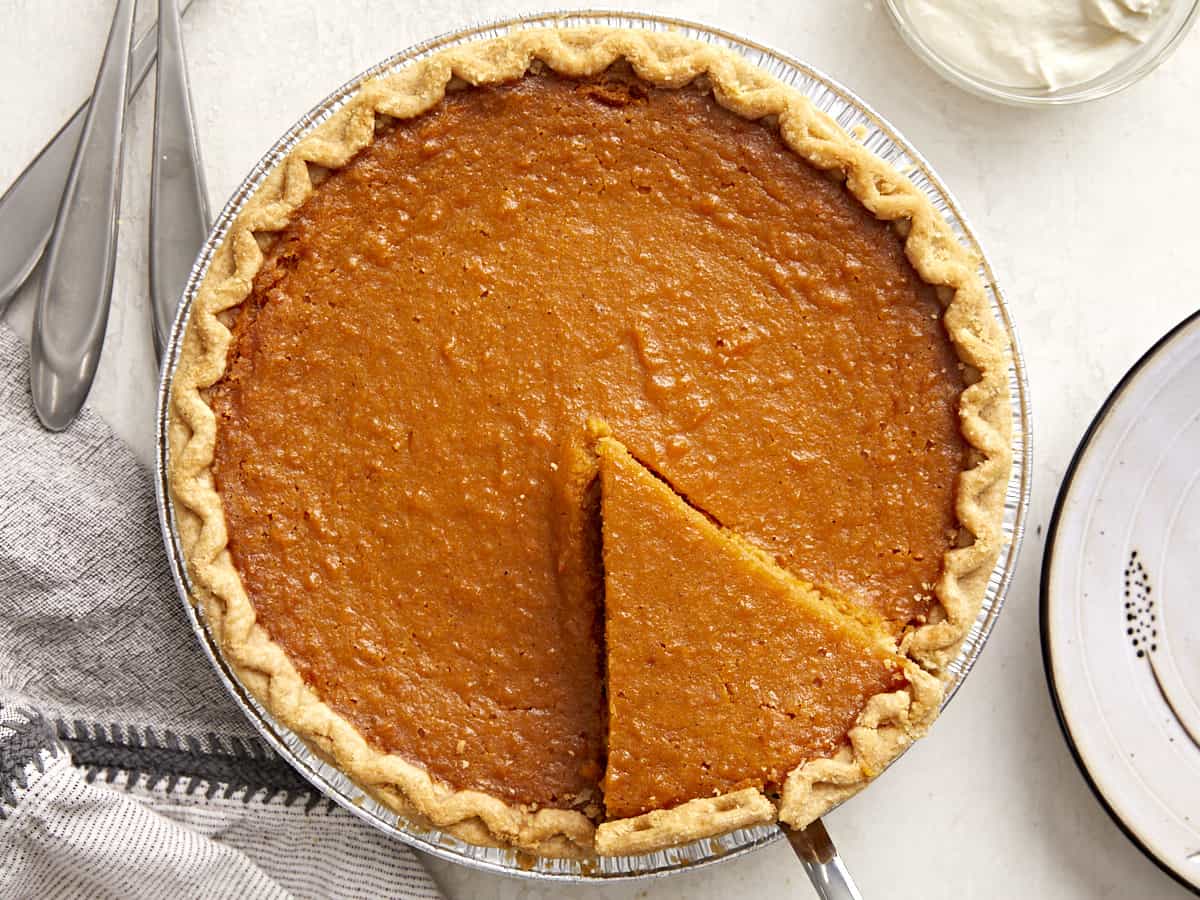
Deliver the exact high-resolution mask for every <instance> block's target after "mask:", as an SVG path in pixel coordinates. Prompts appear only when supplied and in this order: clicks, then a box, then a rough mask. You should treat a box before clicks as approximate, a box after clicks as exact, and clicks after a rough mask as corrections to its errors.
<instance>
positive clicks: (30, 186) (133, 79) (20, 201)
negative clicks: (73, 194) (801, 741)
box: [0, 0, 192, 312]
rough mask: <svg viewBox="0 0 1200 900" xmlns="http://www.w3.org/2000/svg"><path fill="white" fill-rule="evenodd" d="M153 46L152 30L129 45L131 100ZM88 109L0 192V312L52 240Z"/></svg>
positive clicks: (82, 109)
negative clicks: (0, 241)
mask: <svg viewBox="0 0 1200 900" xmlns="http://www.w3.org/2000/svg"><path fill="white" fill-rule="evenodd" d="M191 5H192V0H186V2H185V3H184V7H183V10H184V12H187V8H188V7H189V6H191ZM155 49H156V44H155V39H154V35H153V34H144V35H142V36H141V37H140V38H138V42H137V43H136V44H134V45H133V53H132V54H131V56H130V80H129V99H130V100H132V99H133V95H134V94H135V93H137V89H138V88H139V87H141V86H142V82H143V81H145V80H146V75H147V74H149V72H150V66H152V65H153V64H154V54H155ZM126 102H128V101H126ZM87 111H88V101H86V100H85V101H84V102H83V104H82V105H81V106H80V107H79V109H77V110H75V114H74V115H73V116H71V118H69V119H68V120H67V121H66V123H65V124H64V125H63V126H62V128H60V129H59V130H58V133H57V134H55V135H54V137H52V138H51V139H50V140H49V142H48V143H47V144H46V146H45V147H43V148H42V149H41V152H40V153H38V155H37V156H35V157H34V158H33V161H32V162H31V163H30V164H29V165H28V166H26V167H25V171H23V172H22V173H21V174H20V175H18V176H17V180H16V181H14V182H13V183H12V184H11V185H9V188H8V190H6V191H5V192H4V196H3V197H0V234H3V235H4V238H5V239H4V242H3V243H0V312H3V311H4V307H5V306H7V305H8V301H9V300H11V299H12V297H13V294H15V293H16V292H17V289H18V288H20V287H21V285H22V284H24V283H25V279H27V278H28V277H29V273H30V272H32V271H33V268H34V266H36V265H37V264H38V260H40V259H41V258H42V254H43V253H44V252H45V250H46V244H47V243H49V241H50V234H51V232H53V231H54V217H55V215H56V214H57V213H58V204H59V199H60V198H61V197H62V195H63V188H64V187H65V186H66V183H67V176H68V175H69V174H70V172H71V160H72V159H73V158H74V157H75V148H76V147H78V146H79V135H80V134H81V133H82V132H83V122H84V119H86V118H87Z"/></svg>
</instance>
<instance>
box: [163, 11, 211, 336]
mask: <svg viewBox="0 0 1200 900" xmlns="http://www.w3.org/2000/svg"><path fill="white" fill-rule="evenodd" d="M208 221H209V219H208V192H207V190H206V189H205V187H204V169H203V167H202V166H201V164H200V148H199V144H198V143H197V141H196V122H195V118H194V117H193V115H192V98H191V93H190V92H189V91H188V79H187V62H186V60H185V59H184V55H183V39H182V35H181V33H180V22H179V7H178V5H177V0H159V2H158V72H157V75H156V91H155V99H154V167H153V170H152V171H151V174H150V303H151V309H152V317H153V324H154V352H155V355H156V356H157V358H159V359H162V353H163V349H164V348H165V347H166V346H167V339H168V337H169V336H170V334H171V325H172V324H173V323H174V321H175V311H176V309H178V307H179V298H180V296H181V295H182V294H183V289H184V286H185V285H186V284H187V279H188V274H189V273H190V272H191V270H192V263H193V262H194V261H195V259H196V254H198V253H199V252H200V248H201V247H202V246H203V245H204V238H205V236H206V235H207V234H208Z"/></svg>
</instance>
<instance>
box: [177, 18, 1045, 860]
mask: <svg viewBox="0 0 1200 900" xmlns="http://www.w3.org/2000/svg"><path fill="white" fill-rule="evenodd" d="M581 25H606V26H613V27H623V28H640V29H646V30H649V31H674V32H678V33H680V34H683V35H686V36H687V37H691V38H694V39H696V40H699V41H704V42H708V43H711V44H715V45H717V46H720V47H725V48H728V49H731V50H733V51H735V52H737V53H740V54H741V55H742V56H744V57H746V58H747V59H748V60H749V61H750V62H752V63H753V64H755V65H756V66H758V67H760V68H762V69H764V70H765V71H767V72H769V73H770V74H772V75H774V76H775V77H776V78H778V79H779V80H781V81H783V82H784V83H786V84H789V85H791V86H793V87H795V88H797V89H798V90H800V91H801V92H802V93H804V94H805V95H806V96H808V97H809V99H811V100H812V102H813V103H814V104H815V105H816V106H817V107H818V108H819V109H821V110H824V111H825V112H826V113H828V114H829V115H830V116H831V117H833V118H834V119H835V120H836V121H837V122H838V124H839V125H841V127H842V128H844V129H846V130H847V131H849V132H850V133H851V134H853V135H855V137H856V138H858V139H859V140H861V141H862V143H863V144H864V145H865V146H866V147H867V148H869V149H870V150H871V151H873V152H874V153H876V154H877V155H879V156H880V157H882V158H883V159H885V160H887V161H888V162H890V163H891V164H892V165H893V166H895V167H896V168H898V169H899V170H900V171H901V172H905V173H906V174H908V176H909V177H910V178H911V179H912V180H913V182H914V183H915V184H916V185H917V187H918V188H919V189H921V190H922V191H923V192H924V193H925V194H926V195H927V196H928V197H929V198H930V199H931V200H932V201H933V204H934V206H935V207H936V208H937V209H938V211H939V212H940V213H941V214H942V215H943V216H944V217H945V219H946V220H947V221H948V222H949V223H950V224H951V226H952V227H953V229H954V231H955V233H956V234H957V235H958V237H959V239H960V240H961V241H962V242H963V243H964V244H965V245H967V246H968V247H970V248H971V249H972V250H974V251H975V252H976V253H977V254H978V258H979V259H980V272H981V275H982V277H983V281H984V284H985V286H986V287H987V291H988V295H989V298H990V300H991V305H992V309H993V312H994V313H995V315H996V318H997V319H998V320H999V321H1000V322H1001V323H1002V324H1003V326H1004V328H1005V330H1006V331H1007V333H1008V335H1009V339H1010V341H1011V344H1012V348H1013V353H1012V357H1011V360H1010V365H1009V386H1010V388H1011V391H1012V397H1013V447H1012V449H1013V470H1012V477H1011V478H1010V480H1009V483H1008V489H1007V494H1006V497H1005V509H1004V534H1005V536H1006V538H1007V541H1006V543H1005V546H1004V550H1003V551H1002V553H1001V555H1000V559H999V561H998V562H997V564H996V568H995V570H994V571H993V572H992V576H991V579H990V580H989V582H988V589H987V596H986V598H985V600H984V603H983V608H982V610H981V611H980V613H979V617H978V619H977V620H976V622H975V624H974V625H973V626H972V628H971V630H970V633H969V634H968V636H967V638H966V641H965V642H964V643H963V647H962V652H961V653H960V654H959V656H958V658H957V659H956V660H955V661H954V662H953V663H952V664H951V672H952V682H951V684H950V687H949V690H948V691H947V696H946V702H949V699H950V697H952V696H953V695H954V692H955V691H956V690H957V688H958V686H959V685H960V684H961V682H962V680H963V679H964V678H965V677H966V675H967V673H968V672H969V671H970V669H971V666H972V665H973V664H974V662H975V659H976V657H977V656H978V655H979V653H980V651H981V650H982V649H983V645H984V643H985V642H986V641H987V638H988V634H989V633H990V632H991V630H992V626H993V625H994V624H995V621H996V618H997V616H998V615H999V613H1000V608H1001V605H1002V603H1003V600H1004V595H1005V592H1006V591H1007V589H1008V586H1009V583H1010V581H1011V580H1012V576H1013V572H1014V569H1015V567H1016V561H1017V553H1018V550H1019V547H1020V544H1021V538H1022V535H1023V533H1024V530H1025V520H1026V513H1027V509H1028V506H1029V495H1030V466H1029V452H1030V436H1031V435H1030V431H1031V423H1030V410H1029V388H1028V385H1027V383H1026V377H1025V365H1024V362H1023V359H1022V356H1021V351H1020V345H1019V344H1018V343H1017V337H1016V334H1015V333H1014V331H1013V325H1012V321H1011V319H1010V317H1009V315H1008V311H1007V309H1006V307H1005V304H1004V299H1003V297H1002V296H1001V293H1000V290H999V288H998V287H997V286H996V282H995V278H994V276H993V273H992V269H991V267H990V266H989V264H988V262H987V258H986V257H985V256H984V254H983V251H982V249H981V248H980V246H979V244H978V242H977V241H976V239H975V236H974V234H973V233H972V231H971V229H970V227H969V226H968V225H967V223H966V220H965V219H964V217H963V215H962V213H961V212H960V211H959V208H958V204H957V203H956V202H955V200H954V198H953V197H952V196H951V195H950V193H949V191H947V190H946V188H945V187H944V186H943V185H942V183H941V181H940V179H938V177H937V176H936V175H935V174H934V172H933V170H932V169H931V168H930V166H929V164H928V163H927V162H926V161H925V160H924V159H923V158H922V157H921V155H920V154H919V153H917V151H916V150H914V149H913V148H912V147H911V146H910V145H909V144H908V143H907V142H906V141H905V140H904V139H903V138H902V137H901V136H900V134H899V133H898V132H897V131H896V129H895V128H893V127H892V126H891V125H890V124H889V123H888V122H887V121H886V120H885V119H884V118H883V117H882V116H880V115H879V114H878V113H876V112H875V111H874V110H872V109H871V108H870V107H869V106H868V105H867V104H866V103H864V102H863V101H862V100H860V99H859V98H858V97H857V96H855V95H854V94H853V93H851V92H850V91H849V90H847V89H846V88H845V87H843V86H842V85H840V84H838V83H837V82H836V81H834V80H833V79H831V78H829V77H828V76H826V75H823V74H822V73H820V72H817V71H815V70H814V69H812V68H811V67H809V66H806V65H804V64H802V63H800V62H797V61H795V60H793V59H791V58H790V57H788V56H785V55H784V54H781V53H779V52H777V51H775V50H772V49H770V48H768V47H765V46H763V45H761V44H758V43H755V42H753V41H749V40H746V39H744V38H740V37H737V36H735V35H732V34H729V33H727V32H724V31H720V30H717V29H714V28H709V27H706V26H704V25H698V24H696V23H693V22H686V21H682V20H678V19H671V18H665V17H660V16H651V15H643V14H638V13H612V12H602V11H585V12H570V13H567V12H563V13H554V12H552V13H545V14H540V15H529V16H521V17H518V18H513V19H505V20H502V21H496V22H490V23H487V24H483V25H477V26H474V27H470V28H466V29H463V30H461V31H455V32H452V33H449V34H445V35H442V36H441V37H436V38H433V39H431V40H428V41H425V42H424V43H420V44H417V45H416V46H414V47H411V48H409V49H408V50H404V51H402V52H400V53H397V54H396V55H395V56H392V57H390V58H389V59H386V60H384V61H383V62H381V63H379V64H378V65H376V66H374V67H372V68H370V69H368V70H367V71H365V72H363V73H362V74H361V75H359V76H357V77H355V78H353V79H352V80H350V81H348V82H346V83H345V84H344V85H342V86H341V87H340V88H338V89H337V90H336V91H334V92H333V93H332V94H330V95H329V96H328V97H326V98H325V99H324V100H322V101H321V102H320V103H319V104H317V105H316V106H315V107H313V109H312V110H311V111H310V112H309V113H308V114H307V115H305V116H304V117H303V118H302V119H300V121H298V122H297V123H296V124H295V125H294V126H292V128H291V129H289V130H288V132H287V133H286V134H285V135H284V136H283V137H282V138H280V139H279V141H278V142H277V143H276V144H275V146H274V147H272V148H271V149H270V151H269V152H268V153H267V154H266V155H265V156H263V157H262V159H261V160H259V162H258V165H256V166H255V167H254V169H253V171H251V172H250V174H249V175H248V176H247V177H246V179H245V181H243V182H242V184H241V186H240V187H239V188H238V189H237V191H236V192H235V193H234V195H233V196H232V197H231V198H230V200H229V202H228V203H227V204H226V205H225V208H224V209H223V210H222V211H221V214H220V216H219V217H218V219H217V222H216V224H215V225H214V226H213V229H212V231H211V233H210V234H209V236H208V239H207V241H206V242H205V244H204V248H203V250H202V251H201V253H200V255H199V257H198V258H197V260H196V264H195V267H194V268H193V270H192V274H191V277H190V279H189V281H188V285H187V288H186V290H185V292H184V295H183V299H182V301H181V303H180V309H179V314H178V317H177V318H176V321H175V326H174V328H173V330H172V334H171V340H170V344H169V346H168V348H167V351H166V353H165V354H164V359H163V370H162V378H161V382H160V385H159V393H158V413H157V437H158V446H157V455H156V478H155V485H156V493H157V496H158V507H159V518H160V521H161V524H162V530H163V536H164V540H165V543H166V549H167V554H168V556H169V558H170V565H171V571H172V573H173V575H174V578H175V583H176V585H177V587H178V589H179V595H180V597H181V598H182V600H183V605H184V609H185V610H186V613H187V616H188V618H189V620H190V621H191V623H192V627H193V629H194V630H195V632H196V637H197V639H198V640H199V642H200V646H201V647H203V648H204V652H205V653H206V654H207V656H208V657H209V659H210V660H211V662H212V664H213V667H214V668H215V669H216V672H217V674H218V675H219V676H220V678H221V681H222V682H223V683H224V684H225V687H226V688H227V689H228V690H229V693H230V694H231V695H232V697H233V699H234V700H235V701H236V702H237V704H238V705H239V706H240V707H241V708H242V710H243V712H245V714H246V716H247V717H248V718H249V720H250V721H251V722H252V723H253V725H254V726H255V728H257V729H258V731H259V732H260V733H261V734H262V737H263V739H264V740H265V741H266V742H267V743H268V744H269V745H270V746H271V747H273V748H274V749H275V751H276V752H278V753H279V755H280V756H282V757H283V758H284V759H286V760H287V761H288V762H289V763H291V764H292V765H293V766H294V767H295V768H296V770H297V771H298V772H299V773H300V774H301V775H302V776H303V777H304V778H305V779H307V780H308V781H309V782H311V783H312V784H313V786H314V787H316V788H317V789H318V790H319V791H321V793H323V794H324V795H325V796H326V797H329V798H330V799H332V800H333V801H335V802H337V803H338V804H340V805H341V806H343V807H345V809H347V810H348V811H349V812H351V813H352V814H354V815H355V816H358V817H359V818H360V819H362V820H363V821H365V822H367V823H369V824H370V825H373V826H374V827H376V828H378V829H380V830H381V831H384V832H386V833H387V834H390V835H392V836H394V837H396V838H397V839H399V840H401V841H403V842H404V843H406V844H409V845H411V846H413V847H415V848H417V849H418V850H422V851H424V852H426V853H429V854H432V855H434V856H437V857H440V858H442V859H446V860H450V861H452V862H457V863H461V864H463V865H467V866H470V867H472V868H476V869H482V870H486V871H491V872H496V873H502V874H507V875H518V876H523V877H527V878H533V879H542V880H556V881H568V882H593V883H595V882H600V881H611V880H618V879H633V878H649V877H653V876H661V875H666V874H670V873H671V872H675V871H679V870H681V869H685V868H686V869H688V870H693V869H695V868H696V867H698V866H702V865H709V864H712V863H715V862H717V861H719V860H727V859H733V858H734V857H737V856H741V855H743V854H745V853H749V852H750V851H752V850H754V849H756V848H758V847H763V846H765V845H767V844H770V843H772V842H774V841H776V840H779V839H780V837H782V832H781V831H780V830H779V828H777V827H775V826H773V825H760V826H756V827H754V828H745V829H741V830H739V831H735V832H732V833H730V834H726V835H722V836H721V837H716V838H709V839H705V840H699V841H694V842H692V843H690V844H687V845H685V846H682V847H676V848H672V849H670V850H664V851H659V852H656V853H646V854H641V855H636V856H615V857H599V858H595V859H587V860H571V859H548V858H541V857H533V856H530V855H529V854H526V853H520V852H518V851H515V850H511V849H501V848H495V847H477V846H474V845H472V844H468V843H466V842H464V841H462V840H460V839H458V838H456V837H454V836H452V835H449V834H446V833H444V832H442V831H440V830H438V829H437V828H433V827H431V826H429V825H428V824H427V823H425V824H422V823H420V822H416V821H412V820H410V819H408V818H406V817H403V816H400V815H398V814H397V813H395V812H393V811H392V810H390V809H388V808H386V807H384V806H382V805H381V804H379V803H378V802H377V801H376V800H374V799H373V798H372V797H371V796H369V795H368V794H367V793H366V792H364V791H363V790H361V789H360V788H359V787H358V786H357V785H355V784H354V783H353V782H352V781H351V780H350V779H349V778H347V777H346V776H345V775H344V774H343V773H342V772H341V771H340V770H338V769H337V768H335V767H333V766H331V765H329V764H328V763H327V762H325V761H324V760H322V759H321V758H320V757H318V756H317V754H315V753H314V752H313V751H312V750H311V749H310V748H309V746H308V745H307V744H305V743H304V742H303V741H302V740H301V739H300V738H298V737H297V736H296V735H295V734H293V733H292V732H291V731H290V730H288V729H287V728H285V727H283V726H282V725H281V724H279V723H278V722H276V721H275V720H274V718H272V716H271V715H270V713H268V712H267V711H266V710H265V709H264V708H263V707H262V706H261V705H260V704H259V703H258V701H257V700H256V699H255V698H254V697H253V696H252V695H251V694H250V692H249V691H248V690H246V688H245V687H244V686H243V685H242V684H241V683H240V682H239V681H238V679H237V677H236V676H235V675H234V674H233V672H232V670H231V669H230V668H229V667H228V666H227V665H226V663H225V661H224V660H223V658H222V656H221V651H220V648H219V647H218V646H217V645H216V643H215V642H214V640H213V638H212V636H211V635H210V634H209V632H208V630H207V628H206V627H205V624H204V617H203V614H202V613H201V612H200V610H199V609H198V607H197V606H196V605H195V604H193V603H192V602H191V599H190V591H189V587H190V585H189V580H188V574H187V571H186V566H185V564H184V556H183V550H182V546H181V543H180V539H179V534H178V530H177V528H176V522H175V512H174V509H173V507H172V503H171V499H170V495H169V492H168V489H167V472H168V471H169V454H170V449H169V447H168V443H167V422H168V418H167V411H168V399H169V397H170V393H171V385H172V379H173V377H174V374H175V368H176V366H177V364H178V360H179V349H180V344H181V343H182V341H181V338H182V335H183V333H184V331H185V329H186V328H187V324H188V319H189V317H190V314H191V310H192V304H193V301H194V299H195V296H196V292H197V289H198V288H199V285H200V283H201V281H202V280H203V278H204V276H205V274H206V273H207V271H208V267H209V263H210V261H211V259H212V256H213V253H214V252H215V250H216V248H217V247H218V246H220V244H221V242H222V240H224V238H225V235H226V232H227V231H228V229H229V226H230V224H231V223H232V222H233V220H234V219H235V218H236V217H237V215H238V214H239V213H240V212H241V210H242V207H243V206H244V204H245V203H246V201H247V200H248V199H249V198H250V197H251V195H252V194H253V193H254V191H255V190H256V189H257V188H258V186H259V185H260V184H261V182H262V181H263V179H264V178H265V177H266V175H267V173H268V172H269V171H270V170H271V169H273V168H274V167H275V165H276V164H277V163H278V162H279V161H280V160H281V159H283V157H284V156H286V155H287V153H288V152H290V151H291V149H292V148H293V147H294V146H295V145H296V143H297V142H298V141H299V140H300V139H301V138H303V137H304V136H305V135H307V134H308V133H309V131H311V130H312V129H313V128H314V127H315V126H317V125H318V124H319V123H321V122H322V121H324V120H325V119H326V118H327V117H328V116H329V115H330V114H331V113H332V112H333V111H335V110H336V109H338V108H339V107H340V106H341V105H342V104H343V103H344V102H345V101H346V99H347V98H348V97H350V95H352V94H353V93H354V92H355V91H356V90H357V89H358V87H359V86H360V85H361V84H362V83H363V82H365V81H367V80H368V79H370V78H373V77H375V76H377V75H380V74H382V73H385V72H387V71H389V70H392V69H396V68H399V67H402V66H404V65H406V64H407V63H410V62H412V61H414V60H418V59H421V58H423V57H425V56H428V55H430V54H432V53H435V52H437V51H438V50H441V49H443V48H446V47H450V46H453V45H455V44H460V43H463V42H466V41H471V40H479V39H485V38H489V37H494V36H497V35H500V34H503V33H504V32H506V31H509V30H510V29H521V28H547V27H549V28H568V27H572V26H581Z"/></svg>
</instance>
